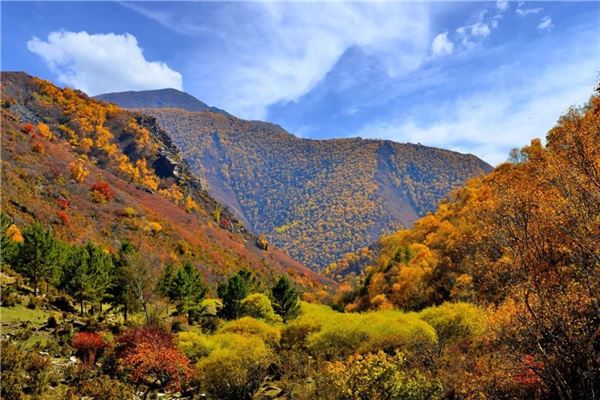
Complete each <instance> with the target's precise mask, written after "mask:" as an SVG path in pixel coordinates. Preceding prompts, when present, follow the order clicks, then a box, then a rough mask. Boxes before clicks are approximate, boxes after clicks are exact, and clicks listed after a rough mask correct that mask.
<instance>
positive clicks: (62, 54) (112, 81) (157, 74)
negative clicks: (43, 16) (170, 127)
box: [27, 31, 182, 95]
mask: <svg viewBox="0 0 600 400" xmlns="http://www.w3.org/2000/svg"><path fill="white" fill-rule="evenodd" d="M27 48H28V49H29V51H31V52H32V53H34V54H37V55H38V56H40V57H41V58H42V59H43V60H44V61H45V62H46V64H47V65H48V67H49V68H50V70H51V71H53V72H54V73H55V74H56V75H57V77H58V80H59V81H60V82H62V83H64V84H67V85H69V86H73V87H75V88H78V89H81V90H83V91H85V92H87V93H89V94H91V95H95V94H100V93H105V92H111V91H123V90H143V89H160V88H165V87H171V88H175V89H182V77H181V74H180V73H179V72H176V71H174V70H172V69H171V68H169V66H168V65H166V64H165V63H163V62H160V61H148V60H146V58H145V57H144V55H143V50H142V49H141V48H140V47H139V45H138V42H137V40H136V38H135V37H134V36H132V35H130V34H124V35H117V34H114V33H107V34H93V35H90V34H89V33H87V32H66V31H61V32H52V33H50V34H49V35H48V38H47V40H46V41H44V40H41V39H38V38H37V37H34V38H32V39H31V40H29V41H28V42H27Z"/></svg>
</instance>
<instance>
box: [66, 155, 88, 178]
mask: <svg viewBox="0 0 600 400" xmlns="http://www.w3.org/2000/svg"><path fill="white" fill-rule="evenodd" d="M69 172H70V173H71V178H73V179H75V181H76V182H79V183H81V182H83V181H84V180H85V178H87V176H88V175H89V173H90V172H89V171H88V169H87V168H86V167H85V164H84V162H83V160H81V159H75V160H73V161H71V162H70V163H69Z"/></svg>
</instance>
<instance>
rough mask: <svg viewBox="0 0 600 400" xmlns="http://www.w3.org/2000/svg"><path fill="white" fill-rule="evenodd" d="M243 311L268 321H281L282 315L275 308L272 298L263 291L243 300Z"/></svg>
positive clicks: (245, 313)
mask: <svg viewBox="0 0 600 400" xmlns="http://www.w3.org/2000/svg"><path fill="white" fill-rule="evenodd" d="M242 313H243V314H244V315H247V316H249V317H252V318H258V319H263V320H265V321H267V322H281V317H279V315H277V314H275V311H274V310H273V306H272V305H271V300H269V298H268V297H267V296H265V295H264V294H261V293H252V294H250V295H249V296H248V297H246V298H245V299H244V300H242Z"/></svg>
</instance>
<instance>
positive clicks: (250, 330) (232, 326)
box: [220, 317, 281, 347]
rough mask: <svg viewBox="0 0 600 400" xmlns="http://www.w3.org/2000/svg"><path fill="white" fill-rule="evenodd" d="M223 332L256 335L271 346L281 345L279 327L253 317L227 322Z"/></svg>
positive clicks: (222, 329)
mask: <svg viewBox="0 0 600 400" xmlns="http://www.w3.org/2000/svg"><path fill="white" fill-rule="evenodd" d="M220 332H221V333H236V334H238V335H242V336H256V337H259V338H260V339H261V340H262V341H263V342H265V343H266V344H268V345H269V346H271V347H277V346H279V341H280V339H281V332H280V331H279V328H277V327H275V326H271V325H269V324H267V323H266V322H263V321H260V320H258V319H254V318H251V317H243V318H240V319H237V320H234V321H231V322H229V323H227V324H226V325H225V326H224V327H223V328H221V330H220Z"/></svg>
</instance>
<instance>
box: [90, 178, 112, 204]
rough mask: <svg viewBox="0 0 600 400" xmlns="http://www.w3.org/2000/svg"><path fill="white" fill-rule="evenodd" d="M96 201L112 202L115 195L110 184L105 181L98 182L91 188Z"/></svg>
mask: <svg viewBox="0 0 600 400" xmlns="http://www.w3.org/2000/svg"><path fill="white" fill-rule="evenodd" d="M90 190H91V191H92V194H93V196H94V199H95V200H97V202H99V203H103V202H106V201H110V200H112V198H113V196H114V194H113V191H112V189H111V188H110V186H109V185H108V183H106V182H104V181H100V182H96V183H94V184H93V185H92V187H91V188H90Z"/></svg>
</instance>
